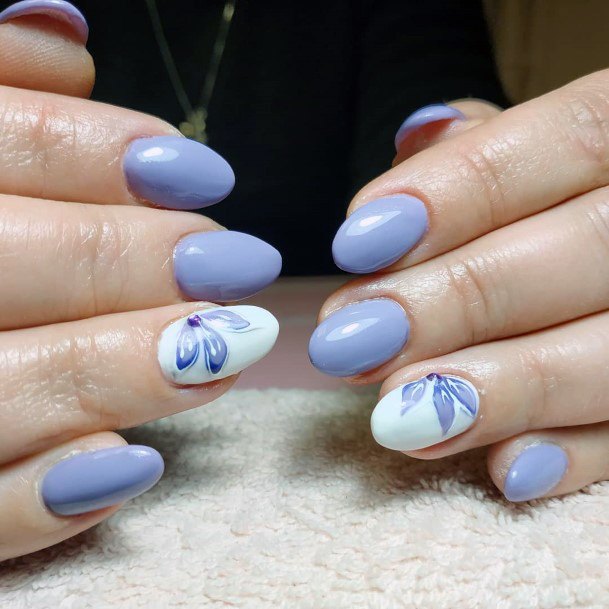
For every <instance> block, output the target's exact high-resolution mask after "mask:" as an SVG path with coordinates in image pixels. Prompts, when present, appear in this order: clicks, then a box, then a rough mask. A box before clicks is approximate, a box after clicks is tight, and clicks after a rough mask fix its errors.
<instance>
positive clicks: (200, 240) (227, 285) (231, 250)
mask: <svg viewBox="0 0 609 609" xmlns="http://www.w3.org/2000/svg"><path fill="white" fill-rule="evenodd" d="M280 272H281V254H280V253H279V252H278V251H277V250H276V249H275V248H274V247H273V246H271V245H269V244H268V243H266V241H262V239H258V238H257V237H253V236H252V235H247V234H245V233H239V232H235V231H211V232H206V233H193V234H191V235H187V236H186V237H184V238H183V239H181V240H180V241H179V242H178V243H177V245H176V247H175V250H174V273H175V277H176V281H177V283H178V286H179V287H180V290H181V291H182V293H183V294H184V295H186V296H188V297H189V298H192V299H193V300H211V301H213V302H228V301H231V300H241V299H243V298H247V297H248V296H252V295H253V294H256V292H259V291H260V290H262V289H263V288H265V287H267V286H268V285H270V284H271V283H273V281H275V279H277V277H278V275H279V273H280Z"/></svg>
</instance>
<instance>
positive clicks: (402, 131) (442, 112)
mask: <svg viewBox="0 0 609 609" xmlns="http://www.w3.org/2000/svg"><path fill="white" fill-rule="evenodd" d="M454 120H465V115H464V114H463V112H460V111H459V110H457V109H456V108H452V107H451V106H447V105H446V104H431V105H429V106H424V107H423V108H419V109H418V110H417V111H416V112H413V113H412V114H411V115H410V116H409V117H408V118H407V119H406V120H405V121H404V122H403V123H402V124H401V125H400V128H399V129H398V132H397V133H396V134H395V149H396V150H398V149H399V147H400V146H401V144H402V143H403V142H404V140H406V138H407V137H409V136H410V135H411V134H413V133H414V132H415V131H417V130H418V129H420V128H421V127H424V126H426V125H429V124H430V123H436V122H439V121H454Z"/></svg>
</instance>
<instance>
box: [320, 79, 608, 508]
mask: <svg viewBox="0 0 609 609" xmlns="http://www.w3.org/2000/svg"><path fill="white" fill-rule="evenodd" d="M452 108H453V109H452V110H451V109H447V108H444V109H443V110H442V109H441V108H440V109H433V108H432V109H427V110H423V112H421V113H419V114H418V115H415V116H414V118H411V119H410V123H409V124H407V125H406V126H405V127H404V128H402V130H401V134H400V138H399V139H398V157H397V159H396V165H395V166H394V167H393V168H392V169H391V170H389V171H388V172H387V173H385V174H384V175H382V176H380V177H379V178H378V179H376V180H374V181H373V182H372V183H370V184H368V185H367V186H366V187H365V188H364V189H363V190H362V191H361V192H360V193H358V195H357V196H356V197H355V199H354V201H353V202H352V203H351V206H350V208H349V217H348V219H347V220H346V222H345V224H344V225H343V226H342V227H341V228H340V229H339V231H338V233H337V237H336V240H335V242H334V255H335V259H336V260H337V262H338V263H339V265H340V266H342V267H343V268H345V269H347V270H349V271H351V272H361V273H367V272H374V273H375V274H373V275H371V276H364V277H362V278H360V279H356V280H354V281H351V282H350V283H348V284H347V285H346V286H345V287H343V288H342V289H340V290H339V291H338V292H337V293H336V294H334V295H333V296H332V297H331V298H330V299H329V300H328V301H327V302H326V303H325V305H324V307H323V309H322V312H321V316H320V321H321V323H320V325H319V327H318V328H317V329H316V331H315V333H314V334H313V337H312V339H311V343H310V355H311V358H312V361H313V363H314V364H315V365H316V366H317V367H318V368H320V369H321V370H324V371H326V372H328V373H329V374H334V375H336V376H347V377H351V381H352V382H356V383H371V382H378V381H384V383H383V386H382V390H381V396H382V399H381V400H380V402H379V404H378V405H377V407H376V409H375V410H374V413H373V415H372V431H373V434H374V436H375V438H376V440H377V441H378V442H379V443H380V444H382V445H384V446H386V447H388V448H392V449H395V450H400V451H403V452H406V453H407V454H409V455H411V456H414V457H417V458H422V459H433V458H438V457H443V456H446V455H450V454H454V453H458V452H460V451H463V450H467V449H470V448H473V447H476V446H482V445H491V449H490V452H489V456H488V467H489V471H490V474H491V477H492V479H493V480H494V482H495V483H496V485H497V486H498V487H499V488H500V489H501V490H502V491H503V492H504V493H505V495H506V497H507V498H508V499H510V500H514V501H521V500H528V499H533V498H537V497H541V496H549V495H560V494H563V493H568V492H571V491H574V490H577V489H579V488H582V487H583V486H585V485H587V484H590V483H591V482H594V481H597V480H605V479H607V478H608V476H609V474H608V472H609V456H608V453H607V449H606V447H607V445H608V444H609V422H608V421H609V399H608V397H607V396H608V395H609V376H608V375H607V374H606V368H607V364H606V362H607V361H608V359H609V312H608V311H607V309H608V308H609V264H607V259H608V252H609V189H608V188H607V185H608V184H609V71H603V72H599V73H596V74H592V75H590V76H587V77H585V78H582V79H581V80H577V81H575V82H573V83H571V84H569V85H568V86H566V87H564V88H561V89H559V90H557V91H553V92H551V93H549V94H547V95H544V96H543V97H540V98H538V99H534V100H532V101H530V102H527V103H525V104H522V105H520V106H517V107H515V108H512V109H510V110H507V111H505V112H499V111H498V110H497V109H496V108H494V107H491V106H485V105H484V104H481V103H479V102H467V103H459V104H455V105H454V106H453V107H452ZM455 110H459V112H456V111H455ZM426 145H428V146H429V148H427V149H423V148H425V146H426ZM417 151H419V152H417ZM412 153H416V154H414V156H411V155H412Z"/></svg>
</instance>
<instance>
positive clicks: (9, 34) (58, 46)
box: [0, 0, 95, 97]
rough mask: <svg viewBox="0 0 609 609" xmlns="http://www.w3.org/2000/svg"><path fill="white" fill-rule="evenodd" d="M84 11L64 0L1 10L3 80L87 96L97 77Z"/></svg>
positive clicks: (38, 0)
mask: <svg viewBox="0 0 609 609" xmlns="http://www.w3.org/2000/svg"><path fill="white" fill-rule="evenodd" d="M87 36H88V27H87V22H86V21H85V18H84V17H83V15H82V13H80V11H79V10H78V9H76V8H75V7H74V6H72V5H71V4H69V3H68V2H62V1H61V0H25V1H24V2H16V3H15V4H12V5H11V6H9V7H8V8H7V9H5V10H4V11H2V12H0V84H2V85H6V86H9V87H17V88H21V89H34V90H37V91H49V92H51V93H61V94H63V95H70V96H74V97H88V96H89V94H90V93H91V89H92V88H93V82H94V80H95V68H94V66H93V59H92V58H91V55H89V53H88V52H87V49H86V48H85V46H84V45H85V43H86V41H87Z"/></svg>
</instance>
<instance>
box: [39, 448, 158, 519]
mask: <svg viewBox="0 0 609 609" xmlns="http://www.w3.org/2000/svg"><path fill="white" fill-rule="evenodd" d="M163 467H164V466H163V458H162V457H161V455H159V453H158V452H157V451H156V450H154V449H153V448H149V447H148V446H118V447H114V448H105V449H102V450H96V451H93V452H86V453H80V454H78V455H75V456H73V457H68V458H67V459H64V460H63V461H60V462H59V463H57V464H56V465H54V466H53V467H52V468H51V469H50V470H49V471H48V472H47V473H46V475H45V477H44V479H43V480H42V485H41V493H42V499H43V501H44V503H45V505H46V506H47V508H48V509H49V510H51V511H52V512H54V513H55V514H59V515H61V516H73V515H75V514H84V513H85V512H92V511H94V510H100V509H102V508H105V507H108V506H111V505H116V504H117V503H122V502H123V501H127V500H128V499H133V497H137V496H138V495H141V494H142V493H144V492H145V491H147V490H148V489H149V488H151V487H152V486H154V485H155V484H156V483H157V482H158V480H159V478H160V477H161V476H162V475H163Z"/></svg>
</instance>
